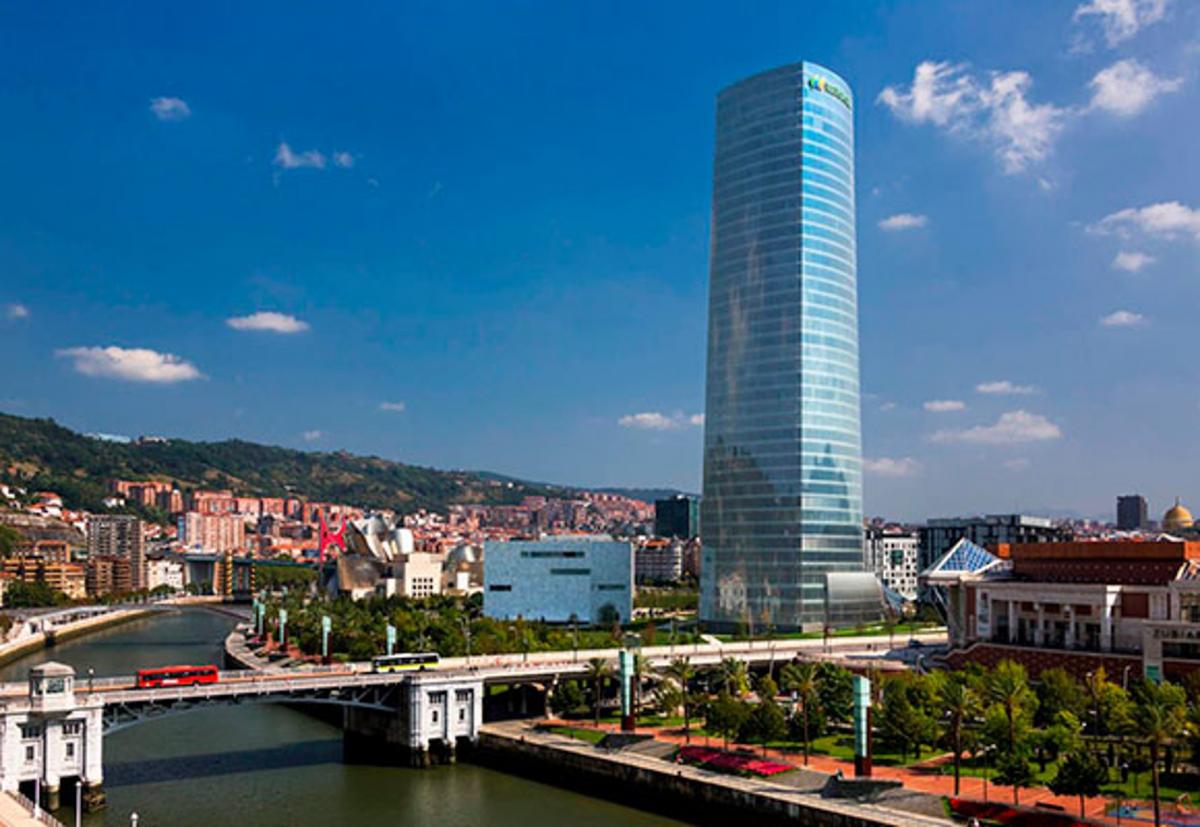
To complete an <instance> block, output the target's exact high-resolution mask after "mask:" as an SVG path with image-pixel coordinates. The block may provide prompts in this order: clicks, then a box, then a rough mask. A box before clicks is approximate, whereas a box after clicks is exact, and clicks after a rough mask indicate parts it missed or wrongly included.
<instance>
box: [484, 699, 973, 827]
mask: <svg viewBox="0 0 1200 827" xmlns="http://www.w3.org/2000/svg"><path fill="white" fill-rule="evenodd" d="M462 757H463V758H464V759H465V760H469V761H471V762H472V763H477V764H480V765H482V766H486V767H489V768H492V769H496V770H499V771H501V772H506V773H511V774H514V775H520V776H523V777H526V778H530V779H533V780H536V781H541V782H543V783H549V784H553V785H555V786H560V787H564V788H567V789H571V790H574V791H576V792H580V793H583V794H585V795H591V796H595V797H598V798H603V799H607V800H609V801H616V802H619V803H621V804H626V805H629V806H632V807H637V808H638V809H642V810H648V811H651V812H655V813H659V814H662V815H665V816H669V817H672V818H677V819H682V820H684V821H690V822H693V823H696V824H721V825H726V826H727V825H728V824H730V823H741V822H745V821H747V820H752V821H754V823H756V824H770V825H775V824H781V825H782V824H789V825H794V824H804V825H814V827H910V826H912V827H926V825H928V826H929V827H932V825H946V824H949V823H951V822H949V821H948V820H947V819H943V818H938V817H935V816H932V815H927V814H925V813H918V812H912V811H908V810H897V809H891V808H888V807H884V806H880V805H878V804H873V803H870V802H867V801H862V800H847V799H830V798H826V797H824V796H823V795H822V791H823V790H824V789H825V788H826V787H827V786H828V785H827V784H825V783H821V782H820V781H819V780H815V781H814V780H813V779H810V778H807V777H804V776H796V777H793V778H790V779H789V778H787V777H786V776H779V777H777V778H772V779H758V778H742V777H738V776H731V775H723V774H718V773H713V772H709V771H706V770H702V769H699V768H697V767H691V766H685V765H680V764H674V763H671V762H670V761H665V760H662V759H661V758H653V757H650V756H646V755H640V754H637V753H633V752H622V751H618V752H607V751H605V750H603V749H601V748H599V747H595V746H592V745H590V744H588V743H586V742H582V741H578V740H576V739H571V738H566V737H563V736H555V735H553V734H550V733H539V732H537V731H536V730H533V729H531V728H529V727H527V726H525V725H521V724H515V723H513V722H509V723H506V724H499V725H498V724H487V725H485V726H484V728H483V731H482V732H481V733H480V736H479V742H478V743H477V744H476V745H475V746H473V747H472V748H471V749H470V751H469V752H467V751H464V752H463V754H462ZM789 775H790V774H789ZM808 775H815V774H808Z"/></svg>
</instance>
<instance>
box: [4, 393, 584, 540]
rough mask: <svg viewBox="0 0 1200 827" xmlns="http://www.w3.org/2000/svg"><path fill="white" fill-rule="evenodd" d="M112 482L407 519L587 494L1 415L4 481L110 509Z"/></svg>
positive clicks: (374, 460)
mask: <svg viewBox="0 0 1200 827" xmlns="http://www.w3.org/2000/svg"><path fill="white" fill-rule="evenodd" d="M112 479H130V480H151V479H152V480H163V481H170V482H174V483H177V484H178V485H179V486H180V487H181V488H184V489H195V488H228V489H231V490H232V491H234V492H235V493H236V494H238V495H240V496H258V497H287V496H297V497H303V498H305V499H309V500H313V501H317V502H341V503H350V504H355V505H361V506H366V507H369V508H390V509H394V510H396V511H398V512H411V511H415V510H417V509H420V508H427V509H431V510H437V511H444V510H445V509H446V507H447V506H449V505H451V504H454V503H481V504H514V503H519V502H520V501H521V498H522V497H525V496H530V495H540V496H546V497H562V496H571V494H572V493H574V492H575V490H577V489H571V488H567V487H563V486H550V485H542V484H539V483H530V482H525V481H523V480H518V479H514V478H508V477H500V476H499V475H484V474H481V473H477V472H470V471H439V470H436V469H433V468H423V467H419V466H415V465H406V464H404V463H400V462H393V461H391V460H386V459H381V458H379V457H363V456H356V455H353V454H349V453H346V452H343V451H337V452H332V453H313V452H307V451H296V450H292V449H290V448H280V447H277V446H271V445H260V444H257V443H254V442H245V441H242V440H236V439H231V440H225V441H223V442H191V441H188V440H183V439H161V438H157V437H156V438H154V439H147V440H133V441H116V440H114V439H113V438H111V437H101V436H99V435H95V436H85V435H83V434H80V433H76V432H75V431H72V430H70V429H69V428H65V427H63V426H61V425H59V424H58V423H56V422H55V421H54V420H52V419H28V418H24V417H19V416H12V415H8V414H2V413H0V482H3V483H9V484H15V485H18V486H20V487H23V488H26V489H29V490H31V491H54V492H57V493H58V494H60V495H61V496H62V497H63V500H64V504H65V505H66V506H67V507H69V508H76V509H80V508H81V509H87V510H89V511H104V510H105V508H104V504H103V501H104V499H105V498H106V497H107V496H108V495H109V489H108V484H109V481H110V480H112ZM135 510H137V509H135ZM145 516H147V517H150V518H153V519H163V518H164V517H165V515H163V514H156V513H153V512H150V513H147V514H146V515H145Z"/></svg>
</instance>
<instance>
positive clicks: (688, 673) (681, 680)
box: [667, 658, 696, 743]
mask: <svg viewBox="0 0 1200 827" xmlns="http://www.w3.org/2000/svg"><path fill="white" fill-rule="evenodd" d="M667 677H668V678H670V679H671V680H673V681H674V682H675V685H676V686H678V687H679V704H680V706H682V707H683V740H684V742H685V743H691V740H692V734H691V726H692V718H691V711H692V704H691V701H692V696H691V692H690V690H689V686H690V685H691V682H692V680H693V679H694V678H695V677H696V670H695V668H693V667H692V662H691V661H689V660H688V659H687V658H675V659H674V660H673V661H671V663H670V664H669V665H668V666H667Z"/></svg>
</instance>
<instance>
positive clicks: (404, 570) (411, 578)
mask: <svg viewBox="0 0 1200 827" xmlns="http://www.w3.org/2000/svg"><path fill="white" fill-rule="evenodd" d="M404 530H407V529H404ZM380 586H381V587H382V590H383V593H384V594H385V595H386V596H387V597H393V596H396V595H399V596H401V597H416V598H420V597H431V596H433V595H435V594H441V593H442V556H441V555H438V554H429V553H427V552H423V551H414V552H412V553H410V554H407V555H405V556H403V557H401V558H400V559H399V560H397V561H396V562H395V563H393V564H392V565H391V567H390V571H389V573H388V576H387V577H385V578H384V579H383V581H382V582H381V583H380Z"/></svg>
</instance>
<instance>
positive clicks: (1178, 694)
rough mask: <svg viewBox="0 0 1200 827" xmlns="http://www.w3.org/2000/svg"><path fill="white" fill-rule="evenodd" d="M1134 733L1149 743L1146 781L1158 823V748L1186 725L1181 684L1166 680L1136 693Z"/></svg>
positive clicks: (1158, 823) (1185, 699) (1156, 822)
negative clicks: (1148, 780) (1148, 783)
mask: <svg viewBox="0 0 1200 827" xmlns="http://www.w3.org/2000/svg"><path fill="white" fill-rule="evenodd" d="M1138 694H1139V695H1141V697H1140V698H1139V699H1138V700H1139V703H1138V705H1137V712H1136V713H1135V714H1136V716H1137V729H1138V734H1139V735H1141V736H1142V737H1143V738H1145V739H1146V742H1147V743H1148V744H1149V746H1150V783H1151V785H1152V786H1153V795H1154V827H1159V825H1160V824H1161V823H1162V821H1161V815H1160V812H1159V801H1158V797H1159V779H1158V755H1159V750H1160V749H1161V748H1162V747H1164V746H1165V745H1167V744H1168V743H1170V742H1171V741H1172V740H1174V738H1175V736H1177V735H1178V734H1180V733H1181V732H1182V731H1183V729H1184V727H1185V726H1186V725H1187V696H1186V695H1185V694H1184V691H1183V689H1182V688H1181V687H1178V686H1174V685H1172V684H1169V683H1164V684H1153V683H1146V684H1145V685H1144V687H1143V690H1142V691H1141V692H1140V693H1138Z"/></svg>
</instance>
